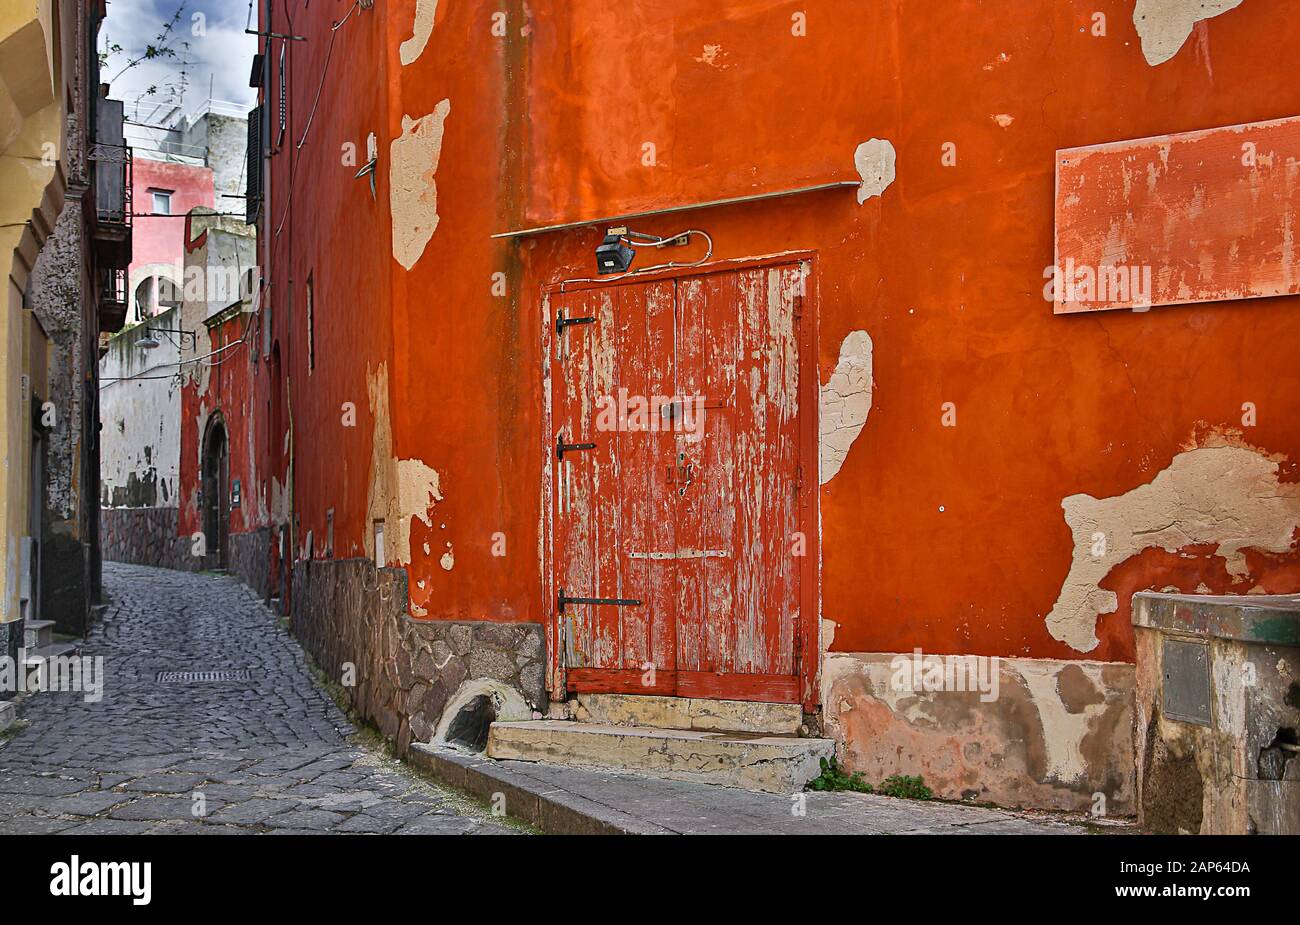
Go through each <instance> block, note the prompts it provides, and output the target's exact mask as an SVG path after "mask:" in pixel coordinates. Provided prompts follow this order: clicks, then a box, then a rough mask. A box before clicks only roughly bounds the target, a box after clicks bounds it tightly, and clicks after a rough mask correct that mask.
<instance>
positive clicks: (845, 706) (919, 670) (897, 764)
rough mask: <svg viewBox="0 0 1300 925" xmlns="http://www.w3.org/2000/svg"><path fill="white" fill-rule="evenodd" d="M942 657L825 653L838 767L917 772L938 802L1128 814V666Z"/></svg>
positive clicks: (869, 775) (872, 776)
mask: <svg viewBox="0 0 1300 925" xmlns="http://www.w3.org/2000/svg"><path fill="white" fill-rule="evenodd" d="M944 659H945V657H944V656H932V655H921V656H917V655H916V654H915V653H907V654H895V653H885V652H853V653H840V652H828V653H826V656H825V661H824V663H823V667H822V703H823V705H824V707H823V709H824V710H825V720H826V731H827V734H828V735H830V736H832V737H834V738H835V740H836V741H837V743H838V745H839V753H840V757H841V762H842V764H843V765H844V766H845V768H846V769H847V770H849V771H862V772H863V776H864V777H866V779H867V780H868V781H869V782H870V783H873V784H874V783H877V782H879V781H882V780H884V779H885V778H887V777H889V776H890V775H892V774H908V775H918V774H919V775H920V776H922V777H924V778H925V782H926V784H928V785H929V786H930V788H931V789H932V790H933V791H934V793H935V795H936V796H938V797H942V798H944V799H951V800H972V801H975V802H981V803H983V802H989V803H996V804H998V805H1000V806H1012V807H1033V808H1041V809H1060V810H1082V811H1086V812H1092V813H1096V814H1100V815H1108V816H1128V815H1132V814H1133V813H1134V811H1135V808H1136V801H1135V796H1134V794H1135V783H1134V764H1133V754H1134V752H1133V709H1134V683H1135V679H1134V668H1133V666H1132V665H1129V664H1125V663H1119V662H1082V661H1064V660H1055V659H1030V658H997V659H994V658H984V657H980V658H978V659H977V658H976V657H975V656H949V657H946V659H947V660H945V661H936V660H944ZM957 659H960V660H961V661H955V660H957ZM918 661H919V667H918V666H917V663H918ZM949 666H951V667H949ZM944 672H948V675H947V677H946V678H945V677H944V675H943V673H944ZM959 678H967V679H973V681H974V683H964V684H961V683H957V684H952V683H949V679H951V680H952V681H957V679H959ZM995 682H996V683H995Z"/></svg>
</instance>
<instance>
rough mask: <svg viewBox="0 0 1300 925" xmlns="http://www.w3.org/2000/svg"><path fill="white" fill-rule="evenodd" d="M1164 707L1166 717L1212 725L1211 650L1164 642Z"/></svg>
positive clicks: (1191, 644) (1196, 645)
mask: <svg viewBox="0 0 1300 925" xmlns="http://www.w3.org/2000/svg"><path fill="white" fill-rule="evenodd" d="M1161 668H1162V678H1161V691H1160V693H1161V705H1162V708H1163V710H1164V714H1165V716H1167V717H1169V718H1170V719H1175V720H1178V721H1179V722H1183V723H1195V724H1196V725H1198V726H1210V725H1213V722H1212V717H1211V712H1210V650H1209V647H1208V646H1206V645H1205V644H1203V643H1199V642H1183V641H1181V640H1178V639H1166V640H1164V649H1163V652H1162V655H1161Z"/></svg>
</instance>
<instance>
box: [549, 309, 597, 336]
mask: <svg viewBox="0 0 1300 925" xmlns="http://www.w3.org/2000/svg"><path fill="white" fill-rule="evenodd" d="M595 323H596V319H595V318H565V317H564V309H560V310H559V311H558V312H556V313H555V333H556V334H557V335H562V334H563V333H564V329H565V328H567V327H571V326H572V325H575V324H595Z"/></svg>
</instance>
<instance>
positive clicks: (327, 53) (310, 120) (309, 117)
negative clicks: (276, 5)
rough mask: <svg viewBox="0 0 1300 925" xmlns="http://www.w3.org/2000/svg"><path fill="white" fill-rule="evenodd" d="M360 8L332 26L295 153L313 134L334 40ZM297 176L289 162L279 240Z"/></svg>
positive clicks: (293, 163) (353, 8) (356, 5)
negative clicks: (313, 95) (309, 108)
mask: <svg viewBox="0 0 1300 925" xmlns="http://www.w3.org/2000/svg"><path fill="white" fill-rule="evenodd" d="M360 7H361V0H356V2H354V3H353V4H352V6H351V7H349V8H348V11H347V14H346V15H345V16H344V17H343V18H342V19H340V20H339V21H338V22H336V23H334V24H333V25H332V26H330V43H329V46H328V47H327V48H326V49H325V64H324V65H323V66H322V67H321V73H320V82H319V83H317V84H316V96H315V98H314V99H313V100H312V104H311V112H310V113H308V115H307V125H306V126H305V127H304V128H303V130H302V137H301V138H299V139H298V143H297V144H296V145H295V146H294V151H295V152H297V151H301V150H302V146H303V145H305V144H306V143H307V135H308V134H309V133H310V132H311V127H312V123H313V122H314V121H315V119H316V108H317V107H318V106H319V105H320V95H321V91H322V90H323V89H324V88H325V78H326V77H327V76H329V69H330V59H331V58H333V56H334V39H335V37H336V36H337V35H338V31H339V30H340V29H342V28H343V24H344V23H346V22H347V21H348V20H349V19H351V18H352V14H353V13H355V12H356V11H357V10H358V9H360ZM292 28H293V24H292V23H290V29H292ZM297 176H298V170H297V161H296V160H295V161H290V162H289V195H288V198H287V199H286V200H285V203H284V212H283V213H281V215H280V221H279V223H278V224H277V225H276V226H275V237H277V238H278V237H279V236H280V231H281V230H282V229H283V228H284V223H285V220H286V219H287V218H288V217H289V208H290V207H291V206H292V205H293V192H294V182H293V181H294V180H295V179H296V178H297Z"/></svg>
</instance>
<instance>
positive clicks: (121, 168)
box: [90, 142, 134, 231]
mask: <svg viewBox="0 0 1300 925" xmlns="http://www.w3.org/2000/svg"><path fill="white" fill-rule="evenodd" d="M90 159H91V160H92V161H94V162H95V218H96V220H97V221H98V223H99V224H100V225H101V226H108V227H109V228H111V227H112V226H119V227H120V228H121V230H124V231H129V230H130V228H131V225H132V220H131V212H132V202H131V182H132V172H133V166H134V162H133V157H132V152H131V147H130V145H125V144H106V143H103V142H96V143H95V144H93V145H92V146H91V148H90Z"/></svg>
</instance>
